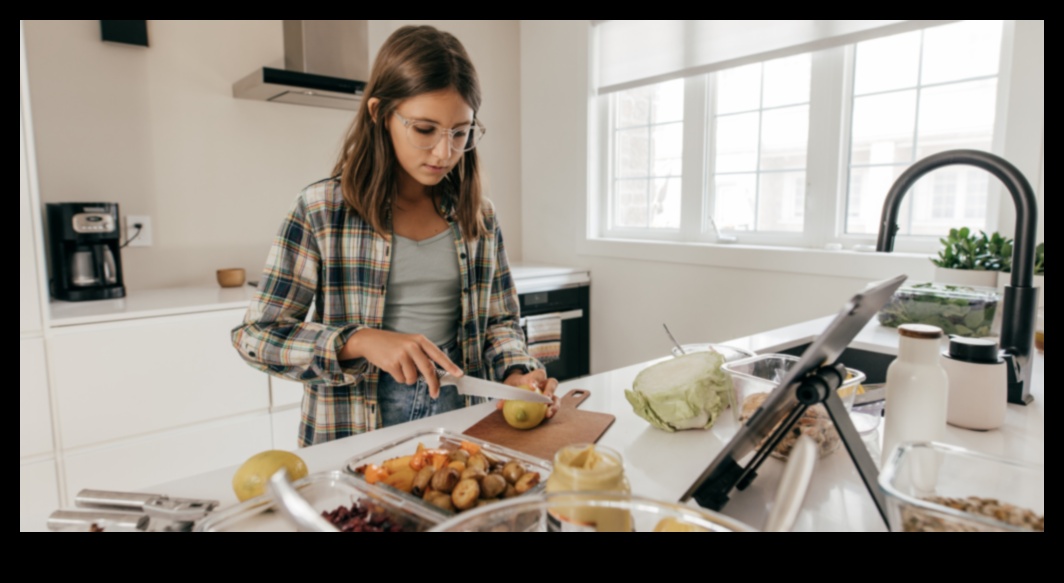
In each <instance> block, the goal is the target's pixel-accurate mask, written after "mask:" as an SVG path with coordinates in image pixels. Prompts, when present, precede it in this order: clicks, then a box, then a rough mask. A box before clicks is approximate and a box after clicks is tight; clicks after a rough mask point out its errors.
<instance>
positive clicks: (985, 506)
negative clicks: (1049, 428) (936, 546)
mask: <svg viewBox="0 0 1064 583" xmlns="http://www.w3.org/2000/svg"><path fill="white" fill-rule="evenodd" d="M879 485H880V488H881V489H882V490H883V492H884V494H886V496H887V507H888V511H889V515H890V526H891V530H892V531H894V532H1044V531H1045V521H1044V515H1045V468H1044V467H1043V466H1040V465H1035V464H1028V463H1022V462H1015V461H1012V460H1006V459H1001V458H996V457H992V456H988V455H984V454H980V453H976V452H972V451H968V450H965V449H961V448H959V447H953V446H949V445H942V444H937V443H905V444H902V445H900V446H899V447H898V448H896V449H895V450H894V451H893V452H892V453H891V455H890V457H889V458H888V460H887V464H886V466H885V467H884V468H883V471H882V472H881V473H880V475H879Z"/></svg>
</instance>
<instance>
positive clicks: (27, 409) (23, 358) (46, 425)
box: [18, 338, 53, 458]
mask: <svg viewBox="0 0 1064 583" xmlns="http://www.w3.org/2000/svg"><path fill="white" fill-rule="evenodd" d="M18 358H19V371H18V389H19V391H18V393H19V398H18V405H19V407H18V412H19V414H18V420H19V432H18V453H19V457H20V458H27V457H32V456H39V455H46V454H51V453H52V448H53V443H52V413H51V407H50V406H49V404H48V372H47V371H48V367H47V363H46V360H45V356H44V340H42V339H40V338H37V339H29V340H20V341H19V343H18Z"/></svg>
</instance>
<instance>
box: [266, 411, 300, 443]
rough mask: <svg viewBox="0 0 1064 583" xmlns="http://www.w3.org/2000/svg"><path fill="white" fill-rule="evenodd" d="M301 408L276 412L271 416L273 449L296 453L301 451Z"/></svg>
mask: <svg viewBox="0 0 1064 583" xmlns="http://www.w3.org/2000/svg"><path fill="white" fill-rule="evenodd" d="M301 416H302V410H301V409H300V408H299V407H295V408H291V409H286V410H283V411H277V412H274V413H273V414H272V415H270V419H271V422H272V424H273V449H278V450H281V451H295V450H297V449H299V421H300V417H301Z"/></svg>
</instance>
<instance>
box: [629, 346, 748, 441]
mask: <svg viewBox="0 0 1064 583" xmlns="http://www.w3.org/2000/svg"><path fill="white" fill-rule="evenodd" d="M723 366H724V356H723V355H721V354H718V353H715V352H698V353H695V354H688V355H686V356H681V357H679V358H674V359H671V360H666V361H664V362H662V363H659V364H656V365H654V366H651V367H650V368H648V369H646V370H644V371H643V372H641V373H639V376H637V377H636V379H635V382H634V383H633V384H632V390H630V391H625V396H626V397H627V398H628V402H629V403H631V404H632V408H633V409H634V410H635V413H636V414H637V415H639V416H640V417H642V418H643V419H646V420H647V421H649V422H650V424H651V425H653V426H654V427H657V428H658V429H662V430H665V431H668V432H670V433H672V432H676V431H685V430H688V429H709V428H711V427H713V425H714V424H716V422H717V420H718V419H719V418H720V416H721V414H722V413H723V412H724V411H725V410H726V409H727V408H728V407H729V406H731V404H732V403H731V402H732V401H733V400H734V399H733V391H732V379H731V375H729V374H728V373H726V372H724V370H722V368H721V367H723Z"/></svg>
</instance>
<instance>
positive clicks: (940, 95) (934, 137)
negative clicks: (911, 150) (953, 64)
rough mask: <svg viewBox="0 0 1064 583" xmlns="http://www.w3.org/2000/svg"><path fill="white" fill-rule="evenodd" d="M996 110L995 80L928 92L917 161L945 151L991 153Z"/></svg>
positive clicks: (922, 104) (924, 96) (922, 111)
mask: <svg viewBox="0 0 1064 583" xmlns="http://www.w3.org/2000/svg"><path fill="white" fill-rule="evenodd" d="M996 107H997V80H996V79H995V80H987V81H975V82H972V83H958V84H955V85H945V86H942V87H934V88H931V89H925V90H924V91H923V93H922V94H921V96H920V126H919V128H920V130H919V136H918V144H919V148H918V153H917V157H918V158H923V157H925V156H929V155H931V154H937V153H939V152H945V151H946V150H958V149H975V150H984V151H988V150H990V148H991V146H992V144H991V141H992V139H993V135H994V118H995V115H996Z"/></svg>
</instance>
